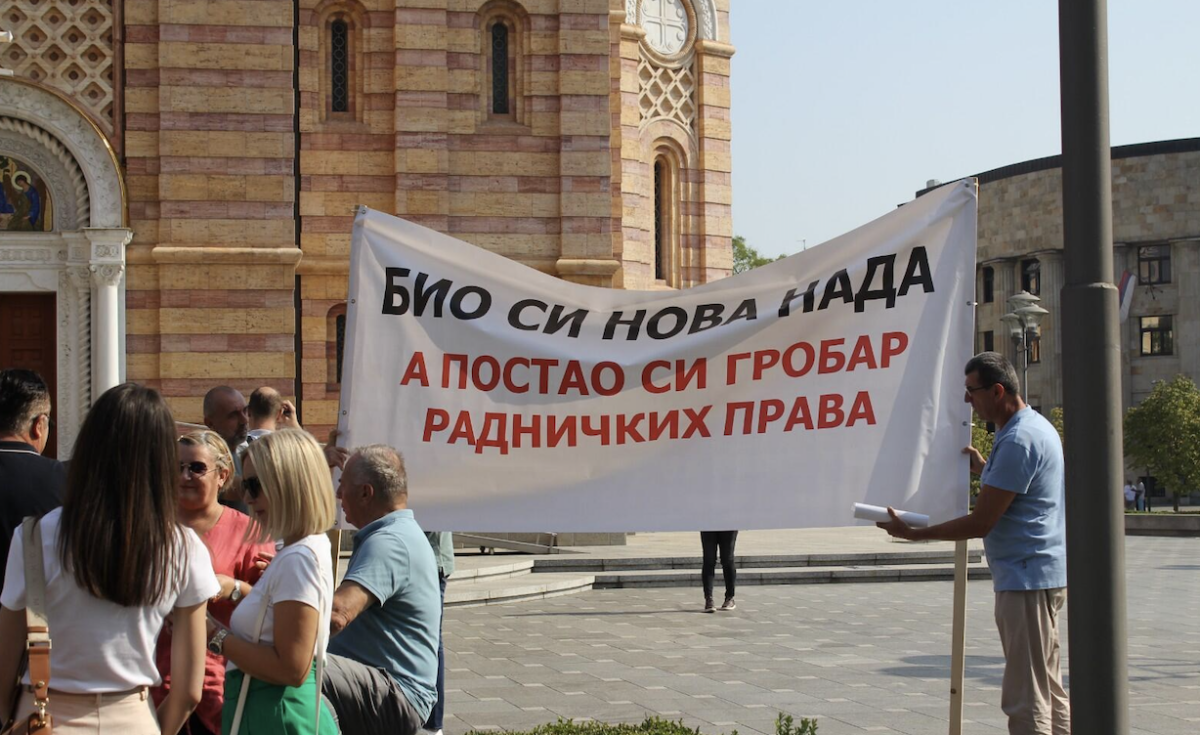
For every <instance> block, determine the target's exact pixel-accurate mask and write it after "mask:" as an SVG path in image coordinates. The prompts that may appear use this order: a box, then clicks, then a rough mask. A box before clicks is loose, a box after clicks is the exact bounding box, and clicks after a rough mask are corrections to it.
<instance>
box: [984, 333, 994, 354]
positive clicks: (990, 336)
mask: <svg viewBox="0 0 1200 735" xmlns="http://www.w3.org/2000/svg"><path fill="white" fill-rule="evenodd" d="M981 346H982V347H983V350H982V352H995V351H996V333H995V332H993V331H991V330H990V329H989V330H988V331H986V332H984V333H983V339H982V340H981Z"/></svg>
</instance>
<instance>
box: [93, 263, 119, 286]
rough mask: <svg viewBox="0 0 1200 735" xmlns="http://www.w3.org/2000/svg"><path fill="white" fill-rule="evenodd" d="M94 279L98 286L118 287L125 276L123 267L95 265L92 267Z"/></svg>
mask: <svg viewBox="0 0 1200 735" xmlns="http://www.w3.org/2000/svg"><path fill="white" fill-rule="evenodd" d="M90 268H91V271H92V279H93V280H94V281H95V283H96V285H97V286H116V285H117V284H118V283H120V282H121V276H122V275H124V274H125V266H123V265H93V266H90Z"/></svg>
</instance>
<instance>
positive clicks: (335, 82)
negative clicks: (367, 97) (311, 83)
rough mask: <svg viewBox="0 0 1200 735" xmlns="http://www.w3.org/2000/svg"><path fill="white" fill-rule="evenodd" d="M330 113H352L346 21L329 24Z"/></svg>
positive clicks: (348, 42)
mask: <svg viewBox="0 0 1200 735" xmlns="http://www.w3.org/2000/svg"><path fill="white" fill-rule="evenodd" d="M329 92H330V111H331V112H349V111H350V27H349V25H348V24H347V23H346V21H344V20H335V21H333V22H332V23H330V24H329Z"/></svg>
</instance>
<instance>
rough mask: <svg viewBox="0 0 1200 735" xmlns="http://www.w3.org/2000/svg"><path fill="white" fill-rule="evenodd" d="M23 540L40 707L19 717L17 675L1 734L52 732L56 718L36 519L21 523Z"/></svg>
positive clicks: (29, 647) (29, 644) (31, 660)
mask: <svg viewBox="0 0 1200 735" xmlns="http://www.w3.org/2000/svg"><path fill="white" fill-rule="evenodd" d="M21 539H22V541H23V542H24V544H25V636H26V640H25V666H22V667H21V673H24V671H25V669H26V668H28V669H29V683H30V684H31V685H32V687H33V697H34V699H33V701H34V704H35V705H36V707H37V710H36V711H35V712H33V713H32V714H30V715H29V717H26V718H25V719H23V720H19V721H18V720H17V717H16V715H17V707H18V705H19V704H20V701H21V690H22V686H21V675H20V674H18V675H17V681H16V687H15V689H14V691H13V711H12V712H11V713H9V717H8V722H7V724H5V726H4V728H3V729H0V735H51V732H52V728H53V727H54V718H53V717H51V716H50V714H49V713H48V712H47V711H46V707H47V706H48V705H49V704H50V624H49V623H48V622H47V620H46V567H45V566H43V558H42V527H41V525H40V524H39V523H38V519H36V518H26V519H25V521H24V522H23V523H22V524H21Z"/></svg>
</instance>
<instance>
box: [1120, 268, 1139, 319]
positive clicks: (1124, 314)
mask: <svg viewBox="0 0 1200 735" xmlns="http://www.w3.org/2000/svg"><path fill="white" fill-rule="evenodd" d="M1135 286H1137V276H1135V275H1133V274H1132V273H1130V272H1129V271H1125V272H1124V273H1122V274H1121V283H1120V284H1119V285H1118V286H1117V289H1118V292H1119V293H1120V295H1121V296H1120V300H1121V321H1125V320H1126V319H1128V318H1129V307H1130V306H1132V305H1133V289H1134V287H1135Z"/></svg>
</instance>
